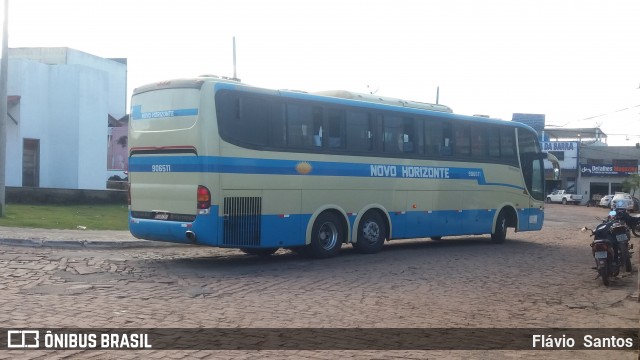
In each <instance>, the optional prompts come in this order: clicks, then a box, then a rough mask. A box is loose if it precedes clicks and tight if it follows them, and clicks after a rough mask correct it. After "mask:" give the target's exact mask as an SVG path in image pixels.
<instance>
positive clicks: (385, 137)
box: [382, 115, 404, 154]
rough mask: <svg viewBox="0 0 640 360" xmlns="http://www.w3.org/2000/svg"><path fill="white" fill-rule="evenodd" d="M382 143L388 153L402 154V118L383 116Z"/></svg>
mask: <svg viewBox="0 0 640 360" xmlns="http://www.w3.org/2000/svg"><path fill="white" fill-rule="evenodd" d="M383 124H384V125H383V129H384V131H383V133H382V144H383V149H384V152H385V153H387V154H400V153H401V152H402V151H403V143H404V136H403V135H404V129H403V124H402V118H400V117H397V116H391V115H385V116H384V117H383Z"/></svg>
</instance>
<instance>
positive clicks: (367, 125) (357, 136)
mask: <svg viewBox="0 0 640 360" xmlns="http://www.w3.org/2000/svg"><path fill="white" fill-rule="evenodd" d="M346 138H347V149H349V150H352V151H370V150H372V149H373V122H372V120H371V115H370V114H369V113H366V112H360V111H347V136H346Z"/></svg>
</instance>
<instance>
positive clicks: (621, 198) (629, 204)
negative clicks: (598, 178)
mask: <svg viewBox="0 0 640 360" xmlns="http://www.w3.org/2000/svg"><path fill="white" fill-rule="evenodd" d="M615 208H623V209H627V211H633V198H632V197H631V195H629V194H627V193H616V194H615V195H614V196H613V199H611V209H615Z"/></svg>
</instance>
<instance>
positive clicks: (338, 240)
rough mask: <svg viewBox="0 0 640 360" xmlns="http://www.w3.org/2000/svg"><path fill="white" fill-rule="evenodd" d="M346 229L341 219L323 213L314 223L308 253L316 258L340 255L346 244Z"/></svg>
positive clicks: (329, 213)
mask: <svg viewBox="0 0 640 360" xmlns="http://www.w3.org/2000/svg"><path fill="white" fill-rule="evenodd" d="M344 234H345V233H344V228H343V226H342V222H341V221H340V218H339V217H338V216H337V215H336V214H334V213H331V212H323V213H322V214H320V215H319V216H318V218H317V219H316V221H315V222H314V223H313V228H312V229H311V244H309V247H308V249H307V251H306V253H307V254H308V255H309V256H311V257H314V258H329V257H332V256H336V255H338V253H339V252H340V248H341V247H342V243H343V242H344V237H345V236H344Z"/></svg>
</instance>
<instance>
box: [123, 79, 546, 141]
mask: <svg viewBox="0 0 640 360" xmlns="http://www.w3.org/2000/svg"><path fill="white" fill-rule="evenodd" d="M205 82H206V83H215V84H216V88H219V89H234V90H240V91H250V92H256V93H261V94H271V95H276V96H285V97H290V98H297V99H300V100H323V101H328V102H334V103H341V104H351V105H356V104H355V103H362V102H364V103H367V104H369V106H373V107H374V108H378V109H382V110H390V109H389V108H396V111H397V110H399V109H403V110H401V111H404V112H409V113H414V114H419V113H423V111H427V112H437V113H440V115H439V116H441V117H443V118H448V119H457V120H465V121H473V122H480V123H488V124H497V125H509V126H513V127H520V128H525V129H528V130H530V131H532V132H535V130H533V128H531V127H530V126H528V125H526V124H522V123H519V122H516V121H507V120H502V119H494V118H485V117H480V116H470V115H461V114H455V113H453V110H452V109H451V108H450V107H448V106H446V105H442V104H430V103H423V102H419V101H407V100H402V99H399V98H392V97H384V96H378V95H374V94H362V93H357V92H352V91H346V90H329V91H318V92H312V93H309V92H305V91H298V90H274V89H267V88H261V87H256V86H252V85H248V84H244V83H241V82H239V81H236V80H234V79H230V78H226V77H218V76H215V75H203V76H200V77H197V78H180V79H173V80H166V81H160V82H156V83H150V84H146V85H143V86H140V87H137V88H135V89H134V91H133V95H136V94H139V93H143V92H147V91H151V90H158V89H167V88H187V87H193V88H201V87H202V85H203V84H204V83H205Z"/></svg>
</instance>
